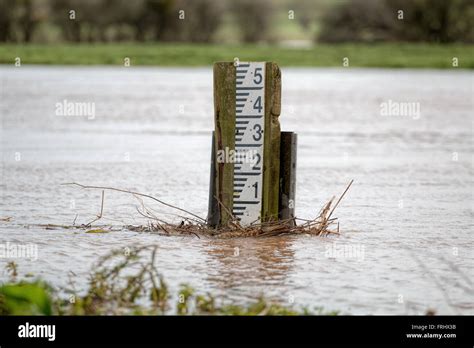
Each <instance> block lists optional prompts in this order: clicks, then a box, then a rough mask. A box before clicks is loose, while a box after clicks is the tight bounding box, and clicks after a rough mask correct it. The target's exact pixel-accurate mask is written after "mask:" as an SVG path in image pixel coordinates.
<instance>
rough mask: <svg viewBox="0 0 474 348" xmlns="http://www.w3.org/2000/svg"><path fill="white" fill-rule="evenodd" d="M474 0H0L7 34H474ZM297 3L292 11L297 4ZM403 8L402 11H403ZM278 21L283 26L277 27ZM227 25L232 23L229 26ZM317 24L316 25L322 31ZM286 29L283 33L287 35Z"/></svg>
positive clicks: (81, 37)
mask: <svg viewBox="0 0 474 348" xmlns="http://www.w3.org/2000/svg"><path fill="white" fill-rule="evenodd" d="M473 3H474V0H449V1H448V0H336V1H329V0H0V41H1V42H55V41H71V42H113V41H139V42H143V41H186V42H212V41H220V40H219V38H220V37H218V36H216V33H218V31H219V30H220V31H222V27H223V24H224V23H229V22H230V23H232V25H233V26H234V27H235V28H237V33H238V35H234V32H232V35H229V36H232V37H233V36H237V37H238V39H237V41H243V42H260V41H266V42H269V41H275V40H279V39H282V38H281V37H275V34H274V32H275V31H276V32H279V33H282V32H283V33H285V32H287V31H291V30H293V29H291V27H289V26H288V23H289V20H293V21H292V23H295V24H293V26H298V30H299V31H300V32H303V33H306V34H305V35H306V37H308V38H315V39H316V40H317V41H322V42H344V41H361V42H373V41H381V40H383V41H435V42H455V41H463V42H473V41H474V32H473V26H472V23H474V20H473V19H474V6H473ZM292 11H293V14H291V12H292ZM399 11H403V19H400V18H399V16H400V14H399ZM277 29H279V31H278V30H277ZM224 31H225V30H224ZM316 32H317V33H316ZM283 36H284V35H283Z"/></svg>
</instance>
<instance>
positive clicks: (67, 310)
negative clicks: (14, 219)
mask: <svg viewBox="0 0 474 348" xmlns="http://www.w3.org/2000/svg"><path fill="white" fill-rule="evenodd" d="M157 253H158V247H156V246H146V247H141V248H135V249H128V248H125V249H124V250H116V251H113V252H111V253H110V254H108V255H106V256H104V257H103V258H102V259H100V260H99V262H98V263H97V264H96V265H95V266H94V267H93V271H92V272H91V275H90V280H89V283H88V286H87V290H86V292H85V294H83V295H79V294H77V293H76V291H75V290H74V284H72V289H63V290H64V292H65V293H68V294H69V297H68V298H61V296H59V295H57V292H56V291H55V289H53V288H52V287H51V286H50V285H48V284H47V283H45V282H43V281H40V280H33V281H26V280H24V279H22V280H17V277H18V272H17V266H16V264H15V263H14V262H10V263H9V264H8V265H7V271H8V272H9V274H10V277H11V279H10V281H9V282H7V283H4V284H0V315H117V314H118V315H120V314H122V315H163V314H174V315H337V312H325V311H324V310H323V309H322V308H315V309H314V310H313V311H310V310H309V309H307V308H303V309H295V308H292V307H290V306H286V305H282V304H279V303H275V302H271V301H269V300H268V299H265V298H264V297H260V298H259V299H257V300H256V301H254V302H253V303H250V304H248V305H236V304H232V303H230V304H229V303H223V301H218V300H216V297H215V296H213V295H212V294H198V293H197V292H196V291H195V289H193V288H192V287H190V286H189V285H187V284H182V285H181V289H180V291H179V292H178V294H176V296H174V297H175V298H176V300H172V298H173V296H171V293H170V291H169V289H168V286H167V284H166V283H165V281H164V280H163V277H162V276H161V274H160V273H159V272H158V270H157V268H156V263H157V262H156V261H157V260H156V256H157Z"/></svg>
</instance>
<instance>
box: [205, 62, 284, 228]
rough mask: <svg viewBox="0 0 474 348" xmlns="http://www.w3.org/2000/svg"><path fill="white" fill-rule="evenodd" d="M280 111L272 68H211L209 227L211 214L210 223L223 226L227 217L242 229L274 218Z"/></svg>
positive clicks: (272, 65) (223, 64) (245, 65)
mask: <svg viewBox="0 0 474 348" xmlns="http://www.w3.org/2000/svg"><path fill="white" fill-rule="evenodd" d="M280 111H281V73H280V69H279V67H278V65H277V64H275V63H272V62H266V63H265V62H240V63H238V64H237V65H234V63H232V62H219V63H215V64H214V123H215V129H214V145H213V151H214V152H215V157H214V162H215V166H214V168H215V172H214V173H213V171H212V168H211V185H212V187H211V189H210V200H209V217H212V219H211V218H209V219H208V222H209V224H210V225H214V224H215V222H216V216H218V219H217V220H218V223H216V224H215V225H225V224H227V223H228V221H229V220H230V219H231V218H232V216H234V217H236V218H237V219H239V220H240V221H241V224H242V225H249V224H251V223H259V222H262V221H270V220H277V219H278V212H279V181H280V122H279V119H278V118H279V116H280ZM213 179H214V183H212V180H213ZM211 195H213V197H211ZM213 198H214V199H215V200H217V210H218V212H217V214H216V212H215V210H216V203H215V202H212V199H213Z"/></svg>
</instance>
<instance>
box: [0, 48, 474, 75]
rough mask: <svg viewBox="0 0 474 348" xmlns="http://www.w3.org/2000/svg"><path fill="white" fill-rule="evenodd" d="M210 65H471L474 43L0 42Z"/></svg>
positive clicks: (108, 58)
mask: <svg viewBox="0 0 474 348" xmlns="http://www.w3.org/2000/svg"><path fill="white" fill-rule="evenodd" d="M16 57H20V58H21V63H22V64H56V65H117V66H123V64H124V58H125V57H129V58H130V60H131V65H132V66H136V65H156V66H210V65H212V63H213V62H216V61H232V60H233V59H234V57H238V58H239V59H240V60H241V61H275V62H277V63H278V64H279V65H280V66H302V67H303V66H306V67H342V62H343V58H344V57H347V58H349V65H350V67H378V68H436V69H448V68H451V69H453V68H454V67H453V64H452V61H453V58H454V57H456V58H457V59H458V61H459V66H458V68H461V69H474V45H462V44H453V45H436V44H421V43H420V44H415V43H410V44H409V43H383V44H382V43H380V44H339V45H316V46H314V47H312V48H307V49H305V48H285V47H280V46H268V45H217V44H214V45H212V44H177V43H149V44H135V43H120V44H116V43H113V44H59V45H37V44H34V45H15V44H2V45H0V64H12V65H13V64H14V63H15V58H16Z"/></svg>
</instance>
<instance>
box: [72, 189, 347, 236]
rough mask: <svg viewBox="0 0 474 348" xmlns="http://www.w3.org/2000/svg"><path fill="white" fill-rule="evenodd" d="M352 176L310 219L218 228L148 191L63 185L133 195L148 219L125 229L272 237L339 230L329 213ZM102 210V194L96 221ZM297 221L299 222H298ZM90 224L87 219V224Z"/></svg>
mask: <svg viewBox="0 0 474 348" xmlns="http://www.w3.org/2000/svg"><path fill="white" fill-rule="evenodd" d="M353 181H354V180H351V181H350V183H349V184H348V185H347V187H346V189H345V190H344V192H343V193H342V195H341V196H340V197H339V199H338V200H337V201H336V203H335V204H333V202H334V199H335V197H333V198H332V199H331V200H330V201H329V202H328V203H326V204H325V205H324V206H323V207H322V209H321V210H320V211H319V214H318V216H317V217H316V218H315V219H313V220H306V219H299V218H292V219H288V220H280V221H270V222H263V223H254V224H251V225H250V226H241V225H240V224H239V222H238V220H236V219H234V218H233V219H231V220H230V221H229V223H228V224H227V225H226V226H221V227H219V228H212V227H209V226H208V225H207V223H206V220H205V219H203V218H201V217H200V216H198V215H196V214H194V213H192V212H189V211H187V210H185V209H182V208H179V207H176V206H174V205H172V204H169V203H166V202H164V201H162V200H160V199H158V198H156V197H153V196H151V195H147V194H143V193H139V192H134V191H130V190H124V189H118V188H114V187H106V186H89V185H82V184H78V183H75V182H73V183H67V184H63V185H74V186H78V187H80V188H83V189H96V190H102V192H103V191H106V190H110V191H118V192H123V193H128V194H131V195H133V196H134V197H135V198H136V199H137V200H138V201H139V202H140V207H138V208H137V211H138V213H139V214H140V215H141V216H143V217H145V218H147V219H148V223H147V224H146V225H140V226H126V228H127V229H128V230H131V231H139V232H157V233H161V234H164V235H192V236H195V237H198V238H200V237H217V238H238V237H273V236H281V235H302V234H310V235H316V236H327V235H329V234H339V222H338V219H337V218H334V217H332V216H333V213H334V211H335V210H336V208H337V207H338V205H339V203H340V202H341V200H342V198H343V197H344V196H345V194H346V193H347V191H348V190H349V188H350V187H351V185H352V183H353ZM143 198H148V199H151V200H153V201H155V202H158V203H160V204H163V205H165V206H167V207H170V208H173V209H175V210H178V211H180V212H181V213H185V215H184V216H181V215H180V216H179V217H180V218H181V219H182V221H181V223H180V224H174V223H170V222H167V221H165V220H163V219H162V218H160V217H158V216H157V213H156V212H154V211H153V210H152V209H151V208H149V207H147V206H146V205H145V203H144V200H143ZM102 212H103V195H102V204H101V213H100V214H99V215H98V216H97V219H95V220H93V222H95V221H97V220H98V219H100V218H101V217H102ZM297 222H299V224H298V223H297ZM86 226H87V227H90V223H89V224H87V225H86Z"/></svg>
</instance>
